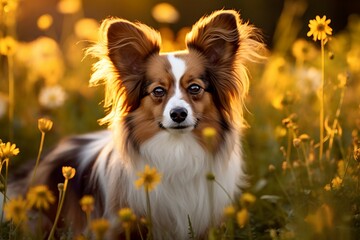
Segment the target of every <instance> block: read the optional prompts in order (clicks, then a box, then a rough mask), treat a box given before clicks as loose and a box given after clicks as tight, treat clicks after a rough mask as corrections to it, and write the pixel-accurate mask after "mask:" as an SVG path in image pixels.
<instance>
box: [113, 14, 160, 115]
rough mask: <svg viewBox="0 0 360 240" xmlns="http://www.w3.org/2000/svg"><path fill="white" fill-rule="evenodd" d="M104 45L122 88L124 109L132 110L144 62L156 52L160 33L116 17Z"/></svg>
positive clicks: (139, 86) (158, 46) (143, 72)
mask: <svg viewBox="0 0 360 240" xmlns="http://www.w3.org/2000/svg"><path fill="white" fill-rule="evenodd" d="M107 47H108V51H109V58H110V60H111V61H112V63H113V64H114V66H115V68H116V70H117V71H118V74H119V78H120V79H119V84H121V86H122V87H124V90H125V94H126V106H127V111H132V110H133V109H136V108H137V107H138V106H139V104H140V102H139V101H140V98H141V94H142V84H143V82H142V81H143V80H144V74H145V61H146V59H147V58H148V57H149V56H150V55H152V54H158V53H159V51H160V35H159V34H158V32H156V31H155V30H153V29H151V28H150V27H148V26H146V25H144V24H141V23H131V22H129V21H126V20H118V21H115V22H113V23H112V24H111V25H110V26H109V28H108V30H107Z"/></svg>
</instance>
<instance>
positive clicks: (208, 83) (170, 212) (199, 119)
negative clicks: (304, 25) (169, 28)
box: [29, 10, 265, 239]
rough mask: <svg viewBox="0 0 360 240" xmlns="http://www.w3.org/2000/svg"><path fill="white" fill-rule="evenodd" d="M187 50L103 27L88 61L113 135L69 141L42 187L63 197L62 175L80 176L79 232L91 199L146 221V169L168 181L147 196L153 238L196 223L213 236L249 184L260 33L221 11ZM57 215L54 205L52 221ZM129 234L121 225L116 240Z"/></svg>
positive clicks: (43, 175) (191, 37)
mask: <svg viewBox="0 0 360 240" xmlns="http://www.w3.org/2000/svg"><path fill="white" fill-rule="evenodd" d="M185 43H186V49H185V50H183V51H178V52H169V53H162V52H160V45H161V36H160V34H159V33H158V32H157V31H155V30H154V29H152V28H150V27H148V26H147V25H144V24H142V23H138V22H136V23H133V22H130V21H127V20H124V19H120V18H109V19H106V20H104V21H103V22H102V24H101V26H100V30H99V39H98V42H97V43H95V44H94V45H93V46H91V47H90V48H88V49H87V51H86V54H87V55H90V56H92V57H95V58H96V59H97V62H96V63H95V64H94V65H93V74H92V76H91V79H90V84H91V85H99V84H103V85H104V86H105V100H104V105H105V108H107V109H108V114H107V115H106V116H105V117H104V118H103V119H101V123H103V124H107V125H108V130H104V131H100V132H96V133H91V134H87V135H82V136H75V137H71V138H68V139H65V140H64V141H62V142H61V143H60V144H59V145H58V146H57V147H56V148H54V150H52V151H51V152H50V153H49V154H48V155H47V156H45V157H44V159H43V160H42V161H41V164H40V165H39V168H38V170H37V176H36V182H35V184H36V185H39V184H45V185H48V186H49V187H50V188H51V189H52V190H53V192H54V193H56V192H57V184H58V183H60V182H63V180H64V178H63V176H62V173H61V167H62V166H72V167H74V168H75V169H76V175H75V177H74V179H71V180H70V182H69V188H68V189H67V193H66V198H65V203H64V206H63V209H62V218H61V219H64V222H65V223H66V224H68V225H69V226H70V227H71V228H72V229H74V231H75V232H81V231H83V230H84V229H85V228H86V216H85V214H84V213H83V212H82V211H81V208H80V205H79V199H80V198H81V197H83V196H84V195H92V196H93V197H94V198H95V209H94V212H93V218H95V217H105V218H107V219H113V220H114V221H115V219H117V212H118V210H119V209H121V208H124V207H129V208H131V209H132V211H133V212H134V213H135V214H136V216H138V218H140V217H141V216H143V217H146V216H147V201H146V195H145V192H144V191H143V190H142V189H138V188H137V187H136V186H135V185H134V182H135V181H136V180H137V179H138V177H139V176H138V173H139V172H142V171H143V170H144V167H145V165H149V166H150V167H152V168H156V170H157V171H158V172H159V173H160V174H161V176H162V177H161V181H160V183H159V184H158V185H157V186H156V187H155V188H154V189H153V190H152V191H151V192H149V198H150V203H151V212H152V225H153V234H154V238H155V239H187V238H189V236H188V227H189V222H191V225H192V228H193V231H194V233H195V234H196V236H198V237H200V238H201V237H205V236H206V235H207V233H208V230H209V228H210V227H211V226H216V225H217V224H219V223H220V222H221V218H222V213H223V209H224V207H226V206H227V205H229V204H231V203H232V199H235V196H237V194H240V192H241V188H242V187H243V186H244V184H246V182H247V181H246V174H245V172H244V161H243V157H242V147H241V135H242V129H243V127H244V119H243V109H244V98H245V96H246V94H247V92H248V88H249V76H248V70H247V67H246V66H247V64H248V63H250V62H256V61H258V60H259V59H262V58H263V54H262V53H263V50H264V48H265V47H264V44H263V42H262V41H261V37H260V35H259V31H258V30H257V29H256V28H255V27H253V26H252V25H250V24H248V23H245V22H243V21H242V20H241V19H240V15H239V14H238V12H236V11H234V10H219V11H215V12H213V13H212V14H211V15H208V16H205V17H203V18H201V19H200V20H199V21H198V22H197V23H196V24H195V25H194V26H193V27H192V29H191V31H190V32H189V33H188V34H187V36H186V39H185ZM209 127H210V128H212V129H213V130H215V131H214V132H215V135H214V136H212V139H211V141H212V143H211V144H209V143H208V142H207V140H206V138H205V137H204V136H203V130H204V129H206V128H209ZM209 173H211V174H212V176H213V177H214V178H215V180H213V181H211V179H210V180H209V178H207V177H206V176H207V174H209ZM29 175H30V176H31V173H30V174H29ZM215 181H216V183H215ZM209 184H213V185H212V187H209ZM209 191H210V192H209ZM229 196H230V197H229ZM55 212H56V204H54V206H52V208H50V210H49V211H47V212H46V215H47V216H48V219H50V220H53V219H54V218H55ZM137 230H138V229H137V228H136V229H135V231H137ZM122 231H123V230H122V229H121V227H120V225H116V226H115V227H113V228H112V231H111V232H112V234H109V238H115V237H114V236H120V237H121V236H122V234H123V232H122Z"/></svg>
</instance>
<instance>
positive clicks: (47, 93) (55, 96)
mask: <svg viewBox="0 0 360 240" xmlns="http://www.w3.org/2000/svg"><path fill="white" fill-rule="evenodd" d="M65 99H66V93H65V91H64V89H63V88H62V87H61V86H59V85H55V86H48V87H44V88H43V89H41V91H40V94H39V103H40V105H41V106H43V107H45V108H50V109H53V108H57V107H60V106H62V105H63V104H64V102H65Z"/></svg>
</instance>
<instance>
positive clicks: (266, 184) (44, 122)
mask: <svg viewBox="0 0 360 240" xmlns="http://www.w3.org/2000/svg"><path fill="white" fill-rule="evenodd" d="M0 2H1V3H2V4H3V5H2V6H1V9H0V139H1V142H0V191H1V192H2V193H3V195H4V196H5V198H3V200H2V201H3V202H2V203H3V204H0V206H3V207H2V209H0V211H1V213H0V215H1V219H0V221H1V222H0V239H42V238H44V236H48V235H49V237H48V239H53V236H55V235H57V236H59V235H60V236H62V237H61V239H75V238H76V239H105V237H104V236H105V234H106V231H107V230H108V228H109V225H110V222H109V221H108V220H107V219H93V218H92V216H91V212H92V211H93V207H94V199H93V198H92V196H84V197H83V199H82V200H81V202H80V203H74V204H79V208H81V209H82V210H83V212H84V216H86V219H87V222H88V227H89V228H88V231H87V232H86V233H84V235H81V236H74V235H73V234H72V233H71V228H69V229H65V230H61V231H60V230H59V229H55V228H53V229H52V231H51V232H48V233H45V232H42V230H40V229H29V228H28V227H27V224H28V221H34V219H29V215H28V211H29V208H31V207H32V208H36V209H39V210H40V211H41V210H46V209H47V208H48V207H49V205H50V204H54V202H55V199H58V202H59V205H58V212H61V207H62V206H61V205H62V204H61V202H62V201H63V198H65V197H66V194H65V193H66V188H67V184H71V179H72V178H73V177H74V175H75V174H76V169H73V168H71V167H67V166H64V167H63V172H62V173H63V176H64V182H62V183H59V184H60V185H59V192H50V191H49V189H48V188H47V187H46V186H34V187H33V188H31V189H30V191H29V192H28V194H27V195H26V196H23V197H19V198H16V199H12V200H10V199H7V198H6V192H7V190H8V189H7V188H8V179H9V178H10V176H11V175H12V173H14V172H15V171H16V170H17V168H19V167H21V165H23V164H25V163H29V161H33V166H34V169H35V171H34V176H35V175H36V168H37V165H38V163H39V161H41V158H42V157H43V155H44V154H45V153H46V152H47V151H48V150H49V149H51V147H52V146H54V145H55V144H56V142H58V141H59V140H60V139H61V138H63V137H65V136H68V135H74V134H81V133H85V132H89V131H95V130H99V129H103V128H104V126H100V125H99V124H98V122H97V120H98V119H100V118H102V117H103V116H104V110H103V107H102V101H103V97H104V94H103V89H101V88H98V87H89V84H88V80H89V77H90V74H91V65H92V63H93V62H94V61H93V59H91V58H84V49H86V48H87V47H89V46H90V44H91V43H92V42H94V41H96V39H97V28H98V26H99V23H98V21H97V20H95V19H92V18H87V17H86V16H84V14H83V12H82V7H81V2H80V1H75V0H74V1H73V2H72V1H68V0H61V1H60V2H59V4H58V6H57V9H58V12H59V13H60V14H63V16H64V21H63V26H62V31H61V32H56V31H54V26H53V22H54V19H53V18H52V16H51V15H50V14H45V15H42V16H41V17H40V18H39V19H38V21H37V26H38V28H39V29H40V30H41V31H42V33H43V35H42V36H41V37H39V38H37V39H35V40H33V41H29V42H23V41H19V40H18V39H17V38H16V12H17V11H18V4H19V2H18V1H16V0H8V1H0ZM70 2H72V4H70ZM77 3H78V4H77ZM169 11H173V10H169ZM171 16H172V17H173V16H174V14H172V15H171ZM163 17H166V16H163ZM295 17H296V16H295V14H293V15H292V14H291V13H288V14H285V13H283V14H282V15H281V16H280V18H279V21H278V23H277V29H276V31H275V37H274V44H273V46H272V47H271V49H269V53H268V59H267V61H266V62H264V63H262V64H260V65H251V66H249V72H250V73H251V87H250V92H249V96H248V98H247V102H246V107H247V111H246V112H245V117H246V121H247V123H248V128H246V129H245V131H244V134H243V151H244V155H245V161H246V166H247V173H248V176H249V186H248V188H246V189H243V194H242V195H241V196H239V197H238V198H237V199H235V200H234V202H233V204H232V205H231V206H228V207H227V208H225V209H224V220H223V223H222V224H221V225H220V226H217V227H216V228H215V227H214V228H213V229H210V231H209V236H208V238H209V239H272V240H278V239H279V240H280V239H317V240H320V239H359V238H360V15H351V16H350V17H349V19H348V25H347V26H346V29H344V30H342V31H340V32H335V31H333V30H332V28H331V25H332V23H333V22H336V19H329V18H328V17H326V16H323V15H319V16H314V17H313V19H308V21H307V22H304V23H303V24H304V25H305V26H308V33H307V36H302V37H299V36H298V32H297V31H295V30H296V29H294V28H291V26H289V24H291V23H292V22H293V21H294V18H295ZM187 29H188V28H184V29H181V30H180V31H179V32H178V33H177V36H178V37H177V38H171V37H169V36H172V35H174V33H169V31H171V30H170V29H169V28H166V29H165V28H163V29H160V30H159V31H160V32H161V33H162V36H163V37H164V39H163V40H162V42H163V46H162V47H163V50H164V51H168V50H174V49H181V48H182V47H184V45H183V39H184V36H185V33H186V30H187ZM210 132H211V131H210ZM34 176H33V177H34ZM204 177H207V178H208V180H209V181H214V183H215V184H217V182H216V176H204ZM159 182H161V175H160V174H159V173H158V172H157V171H156V169H153V168H150V167H149V166H146V168H145V169H144V172H142V173H139V179H138V180H137V181H136V182H135V183H134V184H136V186H137V187H138V188H139V191H144V190H145V191H146V193H147V194H148V193H149V192H150V191H151V190H152V189H154V188H156V185H157V184H158V183H159ZM224 194H226V193H225V192H224ZM147 210H148V212H149V216H148V217H147V218H146V219H140V216H135V215H134V214H133V213H132V210H131V209H119V213H118V215H119V222H118V224H119V225H121V226H122V227H123V229H125V231H126V237H127V239H130V233H129V234H128V233H127V231H130V229H131V228H133V227H136V224H143V225H145V226H146V227H147V228H148V233H149V234H151V208H150V204H149V205H148V209H147ZM3 212H5V213H6V214H5V216H3V214H2V213H3ZM39 218H41V217H39ZM56 218H58V214H57V217H56ZM35 220H36V221H41V219H35ZM56 221H57V220H55V222H56ZM188 224H189V239H197V238H196V233H194V232H193V231H192V228H191V221H190V220H189V223H188ZM55 232H56V233H55ZM147 237H149V236H147ZM150 237H151V236H150ZM145 238H146V236H144V239H145Z"/></svg>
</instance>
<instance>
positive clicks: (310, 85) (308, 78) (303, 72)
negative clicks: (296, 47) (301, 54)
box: [297, 67, 321, 94]
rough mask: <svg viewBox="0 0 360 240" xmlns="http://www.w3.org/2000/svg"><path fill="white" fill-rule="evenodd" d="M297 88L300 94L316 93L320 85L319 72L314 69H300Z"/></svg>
mask: <svg viewBox="0 0 360 240" xmlns="http://www.w3.org/2000/svg"><path fill="white" fill-rule="evenodd" d="M298 76H299V78H298V81H297V86H298V88H299V89H300V90H301V92H302V93H304V94H308V93H310V92H313V91H316V90H317V89H319V88H320V85H321V72H320V70H319V69H317V68H315V67H310V68H302V69H300V72H299V75H298Z"/></svg>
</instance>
